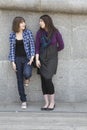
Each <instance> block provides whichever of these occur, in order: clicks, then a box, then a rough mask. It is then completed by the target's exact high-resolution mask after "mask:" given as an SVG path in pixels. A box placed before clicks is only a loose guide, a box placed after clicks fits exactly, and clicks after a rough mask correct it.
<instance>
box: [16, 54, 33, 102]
mask: <svg viewBox="0 0 87 130" xmlns="http://www.w3.org/2000/svg"><path fill="white" fill-rule="evenodd" d="M28 62H29V60H28V59H27V58H26V57H16V68H17V72H16V75H17V83H18V92H19V96H20V100H21V101H22V102H26V94H25V89H24V79H28V78H30V77H31V76H32V66H31V65H28V64H27V63H28Z"/></svg>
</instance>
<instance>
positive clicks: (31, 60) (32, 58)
mask: <svg viewBox="0 0 87 130" xmlns="http://www.w3.org/2000/svg"><path fill="white" fill-rule="evenodd" d="M33 60H34V56H32V57H31V59H30V61H29V62H28V64H29V65H31V64H32V62H33Z"/></svg>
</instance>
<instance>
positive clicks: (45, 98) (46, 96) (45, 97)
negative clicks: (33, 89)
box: [41, 76, 49, 108]
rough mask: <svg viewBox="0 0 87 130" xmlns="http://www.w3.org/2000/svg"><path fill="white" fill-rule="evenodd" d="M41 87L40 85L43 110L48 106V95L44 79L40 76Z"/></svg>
mask: <svg viewBox="0 0 87 130" xmlns="http://www.w3.org/2000/svg"><path fill="white" fill-rule="evenodd" d="M41 85H42V92H43V95H44V100H45V105H44V106H43V108H47V107H48V105H49V99H48V98H49V97H48V94H47V88H46V83H45V79H44V77H42V76H41Z"/></svg>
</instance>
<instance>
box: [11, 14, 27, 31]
mask: <svg viewBox="0 0 87 130" xmlns="http://www.w3.org/2000/svg"><path fill="white" fill-rule="evenodd" d="M22 22H25V19H24V18H23V17H20V16H18V17H15V18H14V19H13V24H12V31H14V32H15V33H16V32H19V25H20V23H22Z"/></svg>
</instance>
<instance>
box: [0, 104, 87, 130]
mask: <svg viewBox="0 0 87 130" xmlns="http://www.w3.org/2000/svg"><path fill="white" fill-rule="evenodd" d="M42 105H43V103H36V102H35V103H34V102H30V103H28V108H27V109H26V110H22V109H21V108H20V104H19V103H14V104H4V105H3V106H2V105H0V130H87V103H86V102H85V103H56V107H55V109H54V110H53V111H49V112H48V111H41V110H40V107H41V106H42Z"/></svg>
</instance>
